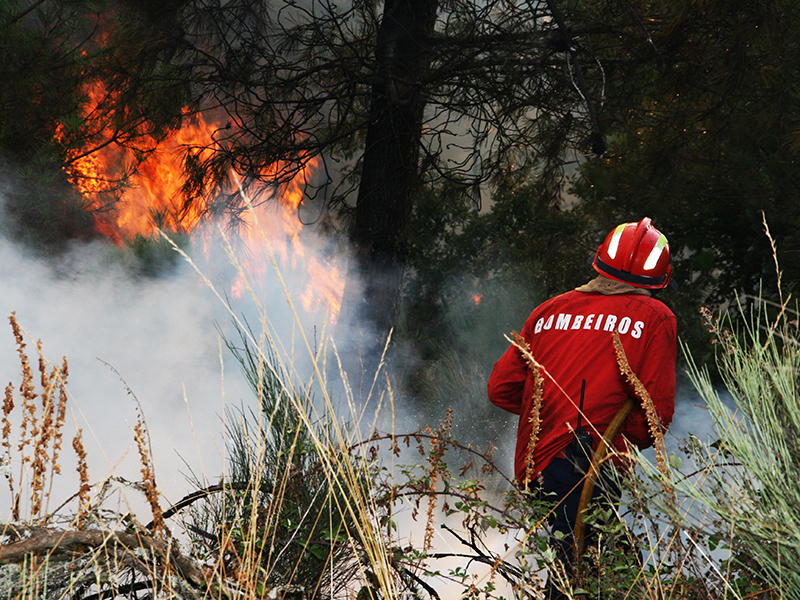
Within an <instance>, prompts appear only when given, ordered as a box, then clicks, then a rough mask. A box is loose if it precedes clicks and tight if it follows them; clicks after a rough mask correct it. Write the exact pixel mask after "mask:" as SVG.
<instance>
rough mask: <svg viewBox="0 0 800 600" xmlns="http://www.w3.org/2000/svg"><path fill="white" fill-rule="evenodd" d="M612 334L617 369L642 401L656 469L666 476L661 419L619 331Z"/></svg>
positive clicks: (667, 471)
mask: <svg viewBox="0 0 800 600" xmlns="http://www.w3.org/2000/svg"><path fill="white" fill-rule="evenodd" d="M612 336H613V339H614V351H615V352H616V355H617V365H618V366H619V371H620V373H622V376H623V377H625V379H626V380H627V381H628V383H629V384H630V386H631V387H632V388H633V391H634V393H635V394H636V397H637V398H639V400H640V401H641V402H642V407H643V408H644V412H645V416H646V417H647V427H648V429H649V430H650V435H651V436H652V438H653V440H654V449H655V452H656V463H657V464H658V470H659V471H660V472H661V474H662V475H664V476H665V477H667V476H669V469H668V468H667V447H666V444H665V442H664V430H663V429H662V427H661V420H660V419H659V417H658V413H657V412H656V406H655V404H654V403H653V399H652V398H651V397H650V393H649V392H648V391H647V388H646V387H644V384H643V383H642V382H641V380H640V379H639V378H638V377H637V376H636V373H634V372H633V369H632V368H631V365H630V363H629V362H628V356H627V355H626V354H625V348H624V347H623V346H622V340H620V337H619V332H618V331H616V330H614V333H613V334H612Z"/></svg>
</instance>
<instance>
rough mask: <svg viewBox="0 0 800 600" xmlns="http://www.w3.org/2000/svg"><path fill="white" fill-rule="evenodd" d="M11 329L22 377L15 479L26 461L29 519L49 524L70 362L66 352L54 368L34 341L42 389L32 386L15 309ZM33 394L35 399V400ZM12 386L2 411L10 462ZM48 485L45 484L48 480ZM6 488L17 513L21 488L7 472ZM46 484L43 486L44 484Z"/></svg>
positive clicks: (58, 468) (21, 479) (6, 459)
mask: <svg viewBox="0 0 800 600" xmlns="http://www.w3.org/2000/svg"><path fill="white" fill-rule="evenodd" d="M9 322H10V323H11V329H12V332H13V334H14V339H15V341H16V346H17V354H18V355H19V360H20V365H21V368H22V383H21V384H20V386H19V393H20V397H21V403H20V407H21V409H20V410H21V411H22V417H21V422H20V425H19V439H18V442H17V444H16V450H17V452H18V457H19V463H20V474H19V478H18V480H17V483H18V484H19V485H20V486H22V484H23V482H24V480H25V475H26V473H27V470H26V467H27V466H28V465H29V466H30V472H29V473H30V519H31V520H36V521H38V522H39V524H41V525H45V524H47V520H48V517H47V501H48V500H49V497H50V492H51V491H52V485H53V478H54V477H55V475H57V474H59V473H61V465H60V464H59V462H58V460H59V453H60V451H61V445H62V436H63V426H64V420H65V417H66V402H67V392H66V385H67V377H68V374H69V368H68V365H67V360H66V358H63V357H62V359H61V364H60V365H58V366H55V367H52V368H48V367H49V363H48V362H47V360H46V359H45V357H44V354H43V352H42V342H41V341H38V342H37V343H36V352H37V354H38V370H39V383H40V386H41V393H37V392H36V390H35V386H34V376H33V369H32V368H31V362H30V359H29V357H28V354H27V352H26V350H25V349H26V344H25V336H24V335H23V330H22V328H21V327H20V325H19V323H18V321H17V318H16V314H15V313H11V316H10V317H9ZM37 399H38V400H39V402H37ZM15 405H16V404H15V402H14V387H13V385H12V384H11V383H9V384H8V386H7V387H6V389H5V398H4V401H3V416H2V424H3V426H2V442H0V444H1V445H2V448H3V450H4V454H5V456H4V457H3V458H4V462H5V463H6V465H10V464H11V458H12V456H11V453H12V450H11V446H12V443H11V433H12V425H11V418H10V417H11V413H12V412H13V410H14V408H15ZM48 471H49V487H48V486H47V485H46V483H47V481H48ZM8 482H9V488H10V490H11V494H12V498H13V505H12V518H13V519H14V520H15V521H16V520H19V518H20V494H21V490H20V491H19V492H15V489H14V478H13V477H12V476H11V474H10V472H9V473H8ZM46 488H47V489H46Z"/></svg>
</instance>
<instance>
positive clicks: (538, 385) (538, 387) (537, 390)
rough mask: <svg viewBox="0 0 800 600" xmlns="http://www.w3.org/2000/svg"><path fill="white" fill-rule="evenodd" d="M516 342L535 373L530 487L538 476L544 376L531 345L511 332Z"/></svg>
mask: <svg viewBox="0 0 800 600" xmlns="http://www.w3.org/2000/svg"><path fill="white" fill-rule="evenodd" d="M511 336H512V337H513V339H514V343H515V344H516V345H517V347H519V349H520V351H521V352H522V358H523V359H525V362H526V363H527V364H528V368H529V369H530V370H531V372H532V373H533V398H532V400H531V414H530V417H529V418H528V420H529V422H530V424H531V437H530V440H529V441H528V448H527V452H526V454H525V489H528V483H529V482H531V481H533V479H534V477H535V476H536V465H535V463H534V460H533V450H534V448H535V447H536V443H537V442H538V441H539V432H540V431H541V427H542V417H541V413H542V397H543V396H544V377H542V372H541V370H540V369H539V363H537V362H536V360H535V359H534V358H533V355H532V354H531V347H530V344H528V342H526V341H525V338H523V337H522V336H521V335H519V334H518V333H517V332H516V331H512V332H511Z"/></svg>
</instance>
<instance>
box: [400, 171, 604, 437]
mask: <svg viewBox="0 0 800 600" xmlns="http://www.w3.org/2000/svg"><path fill="white" fill-rule="evenodd" d="M538 190H539V188H538V186H536V185H533V184H532V185H529V186H525V187H522V188H518V189H509V190H503V191H500V192H498V193H497V194H495V195H494V196H493V197H492V199H491V202H489V203H488V206H487V208H486V209H485V210H482V211H477V210H475V207H474V206H473V203H472V200H471V199H470V198H469V197H467V196H465V195H464V194H463V191H462V190H461V189H460V188H458V187H450V186H443V187H439V188H433V189H429V190H428V191H427V192H426V193H425V194H422V195H421V196H420V197H419V198H418V200H417V202H416V208H415V215H414V222H413V226H412V234H411V239H410V245H409V252H408V261H409V273H408V274H407V276H406V280H405V284H404V288H403V295H402V300H401V311H400V326H399V330H398V335H399V339H400V340H401V343H404V344H409V345H410V346H411V347H412V348H413V353H414V360H413V361H411V362H410V364H408V365H406V367H407V371H408V373H409V385H410V387H411V389H412V391H413V392H414V393H415V394H418V395H419V396H420V397H422V398H425V399H427V400H428V402H429V403H430V404H433V405H442V404H445V405H453V406H462V405H463V403H464V402H469V399H470V398H479V399H480V402H481V403H482V404H486V402H485V401H484V398H485V382H486V380H487V378H488V374H489V369H490V368H491V365H492V364H493V363H494V361H495V360H497V359H498V358H499V357H500V355H501V354H502V353H503V352H504V351H505V349H506V348H507V347H508V341H507V340H506V338H505V337H504V335H508V334H509V333H510V332H511V331H512V330H520V329H521V328H522V325H523V324H524V323H525V320H526V319H527V318H528V315H529V314H530V312H531V311H532V310H533V308H534V307H535V306H536V305H537V304H539V303H540V302H542V301H544V300H545V299H547V298H548V297H549V296H550V295H552V294H555V293H561V292H564V291H567V290H568V289H571V288H573V287H576V286H578V285H581V284H583V283H585V282H586V281H588V280H589V279H591V278H592V277H593V276H594V275H595V272H594V271H593V270H592V268H591V267H590V266H589V265H588V259H589V258H590V257H591V256H592V254H593V252H594V250H595V249H596V247H597V244H599V239H597V240H596V239H594V236H592V235H587V233H586V231H587V227H588V225H587V223H586V221H585V220H584V219H583V217H582V215H581V214H580V213H579V212H578V211H574V210H570V211H567V210H563V211H562V210H556V209H554V208H552V207H550V206H548V205H547V204H546V203H543V202H541V198H540V197H539V195H538ZM598 237H599V236H598ZM465 382H473V384H469V385H465ZM473 388H474V389H473ZM478 388H480V389H478ZM454 402H457V404H454ZM473 408H475V409H476V414H477V411H478V409H479V407H477V406H476V407H473ZM494 420H495V421H496V418H495V419H494ZM486 426H487V427H491V424H490V423H487V425H486Z"/></svg>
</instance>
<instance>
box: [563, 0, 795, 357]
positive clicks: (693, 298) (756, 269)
mask: <svg viewBox="0 0 800 600" xmlns="http://www.w3.org/2000/svg"><path fill="white" fill-rule="evenodd" d="M796 8H797V7H796V4H795V3H794V2H792V1H787V0H769V1H767V2H761V1H744V2H736V3H730V2H725V1H722V0H719V1H717V0H710V1H706V2H690V1H688V0H687V1H677V2H673V1H660V0H659V1H657V2H638V1H634V2H628V1H627V0H623V1H619V2H616V1H612V2H608V3H603V4H602V5H599V4H596V3H589V2H574V3H573V12H572V15H571V16H572V18H573V26H574V27H575V28H576V29H578V30H586V31H587V34H586V35H585V36H582V38H581V39H582V42H583V43H584V44H585V45H586V46H587V47H588V48H591V49H592V51H593V52H594V53H595V54H596V56H597V60H598V65H599V67H598V68H596V69H594V70H592V71H591V79H592V80H593V81H595V82H596V83H597V85H598V86H599V85H601V83H602V85H603V86H604V88H603V90H604V93H605V94H606V97H605V102H604V104H603V107H602V109H600V111H599V112H600V120H601V128H602V129H603V131H604V133H605V134H606V137H607V141H608V147H609V150H608V152H607V153H606V154H605V155H604V156H603V157H602V158H590V159H589V160H587V161H586V162H585V163H584V164H582V165H581V167H580V176H579V178H578V179H577V180H576V185H575V193H577V194H578V195H579V196H580V197H581V198H582V199H583V200H584V206H585V210H586V211H587V213H589V214H591V215H593V216H594V217H595V219H597V222H598V223H600V224H602V225H604V226H605V227H606V228H609V229H610V228H611V227H612V226H614V225H615V224H616V223H618V222H622V221H626V220H631V219H638V218H639V217H640V216H642V215H648V216H650V217H652V218H653V219H654V222H655V223H656V224H657V226H658V227H659V228H661V229H662V231H664V232H665V233H666V235H667V237H668V238H669V240H670V243H671V246H672V248H673V257H674V267H675V276H676V279H677V280H678V282H679V283H680V284H681V285H682V289H681V297H682V303H683V305H684V306H686V307H687V308H688V307H691V306H699V305H701V304H704V303H710V304H714V305H717V304H720V303H722V302H724V301H725V300H727V299H728V298H730V297H731V295H732V294H734V293H746V294H758V293H759V288H760V285H761V283H762V281H763V284H764V289H766V290H775V289H776V288H775V286H774V270H773V269H772V265H771V260H770V251H769V247H768V245H767V242H766V239H765V238H764V236H763V235H762V232H761V228H760V222H761V218H760V213H761V211H764V213H765V214H766V217H767V220H768V221H769V222H770V223H771V224H772V223H774V226H773V234H774V235H775V238H776V239H778V240H779V241H780V246H781V248H782V249H781V251H780V254H779V258H780V260H781V264H782V265H783V266H784V269H785V277H786V282H787V284H788V286H789V288H790V289H792V288H794V286H795V285H796V282H797V281H800V261H798V256H800V254H798V252H797V249H798V245H799V244H800V236H799V235H798V225H800V212H799V211H798V203H797V202H796V198H797V196H798V192H800V187H799V186H798V179H797V176H796V175H797V158H798V156H797V152H798V148H800V147H799V146H798V145H797V143H796V140H797V132H798V130H800V120H799V119H800V114H798V111H797V108H796V107H797V106H798V89H800V88H798V85H797V83H798V82H800V68H798V65H800V44H798V42H797V40H798V35H797V33H798V32H800V17H798V14H797V10H796ZM600 68H602V69H603V70H602V72H601V71H600ZM695 349H696V347H695V348H693V350H695Z"/></svg>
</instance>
